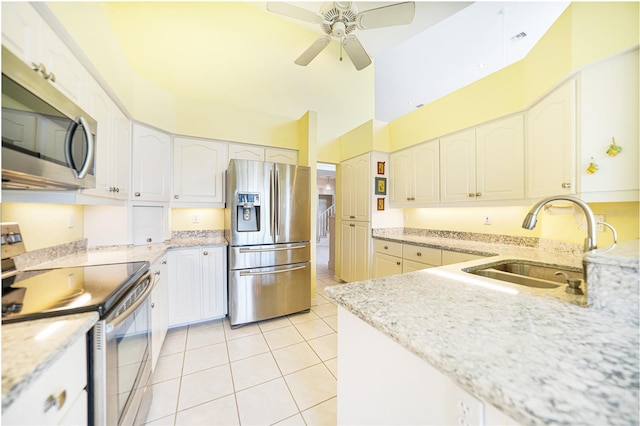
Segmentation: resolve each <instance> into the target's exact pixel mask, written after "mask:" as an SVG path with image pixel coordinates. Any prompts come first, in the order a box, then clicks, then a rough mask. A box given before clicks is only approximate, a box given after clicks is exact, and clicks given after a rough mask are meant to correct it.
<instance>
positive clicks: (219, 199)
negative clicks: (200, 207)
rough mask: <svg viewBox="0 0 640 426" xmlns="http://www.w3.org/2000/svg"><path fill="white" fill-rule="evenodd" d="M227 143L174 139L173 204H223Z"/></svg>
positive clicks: (184, 138) (182, 138)
mask: <svg viewBox="0 0 640 426" xmlns="http://www.w3.org/2000/svg"><path fill="white" fill-rule="evenodd" d="M226 150H227V144H226V143H223V142H218V141H213V140H206V139H196V138H186V137H174V138H173V197H172V200H171V201H172V203H174V204H175V203H224V193H223V189H224V172H225V165H226V164H227V161H226Z"/></svg>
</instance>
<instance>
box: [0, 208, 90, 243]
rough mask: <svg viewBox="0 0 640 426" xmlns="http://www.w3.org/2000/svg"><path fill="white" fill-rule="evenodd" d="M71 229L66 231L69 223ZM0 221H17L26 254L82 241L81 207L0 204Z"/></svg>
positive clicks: (82, 215)
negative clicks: (0, 207)
mask: <svg viewBox="0 0 640 426" xmlns="http://www.w3.org/2000/svg"><path fill="white" fill-rule="evenodd" d="M70 218H71V221H72V222H73V227H72V228H69V226H68V225H69V220H70ZM1 220H2V222H18V223H19V224H20V231H21V232H22V237H23V239H24V245H25V248H26V250H27V251H32V250H37V249H41V248H46V247H52V246H56V245H59V244H65V243H70V242H73V241H78V240H81V239H83V238H84V237H83V234H84V207H83V206H79V205H73V204H46V205H43V204H32V203H2V219H1Z"/></svg>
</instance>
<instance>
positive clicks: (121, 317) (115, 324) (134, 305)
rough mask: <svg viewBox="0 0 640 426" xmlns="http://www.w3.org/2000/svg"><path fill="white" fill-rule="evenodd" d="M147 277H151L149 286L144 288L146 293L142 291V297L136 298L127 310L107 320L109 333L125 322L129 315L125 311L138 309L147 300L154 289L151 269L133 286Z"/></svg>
mask: <svg viewBox="0 0 640 426" xmlns="http://www.w3.org/2000/svg"><path fill="white" fill-rule="evenodd" d="M147 278H149V285H148V286H147V288H146V289H145V290H144V293H142V295H141V296H140V297H138V299H136V301H135V302H133V303H132V304H131V306H129V307H127V309H126V310H124V311H122V312H120V313H119V314H118V316H116V317H115V318H113V319H111V320H109V321H107V324H106V325H107V327H106V328H107V333H110V332H111V331H113V330H115V329H116V327H118V326H119V325H120V324H122V323H123V322H124V320H126V319H127V318H128V317H129V315H125V313H127V312H130V311H131V312H133V311H135V310H136V309H138V308H139V307H140V305H142V304H143V303H144V302H145V301H146V300H147V296H149V293H151V290H153V284H154V282H153V275H151V271H147V272H146V273H145V274H144V275H143V276H141V277H140V278H139V279H138V281H136V283H135V284H134V285H133V286H132V287H135V286H136V285H137V284H138V283H139V282H142V281H144V280H146V279H147Z"/></svg>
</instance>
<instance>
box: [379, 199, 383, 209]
mask: <svg viewBox="0 0 640 426" xmlns="http://www.w3.org/2000/svg"><path fill="white" fill-rule="evenodd" d="M378 210H384V198H378Z"/></svg>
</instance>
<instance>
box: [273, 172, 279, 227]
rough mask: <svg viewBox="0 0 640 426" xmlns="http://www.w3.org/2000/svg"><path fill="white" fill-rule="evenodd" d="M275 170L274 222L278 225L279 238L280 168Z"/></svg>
mask: <svg viewBox="0 0 640 426" xmlns="http://www.w3.org/2000/svg"><path fill="white" fill-rule="evenodd" d="M273 167H274V169H275V172H274V179H273V180H274V186H275V189H276V203H275V209H274V210H275V218H274V222H275V224H276V226H275V231H276V232H275V236H279V235H280V172H279V169H278V166H276V165H274V166H273Z"/></svg>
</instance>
